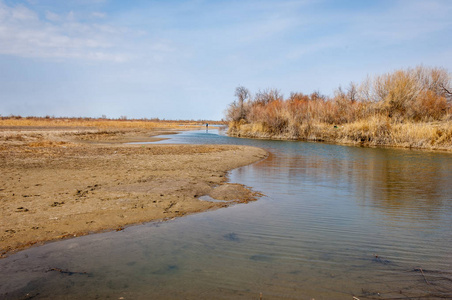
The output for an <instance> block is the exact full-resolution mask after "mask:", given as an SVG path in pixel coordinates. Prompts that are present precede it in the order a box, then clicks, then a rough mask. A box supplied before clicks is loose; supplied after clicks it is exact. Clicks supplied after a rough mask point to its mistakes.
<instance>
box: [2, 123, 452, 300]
mask: <svg viewBox="0 0 452 300" xmlns="http://www.w3.org/2000/svg"><path fill="white" fill-rule="evenodd" d="M170 137H171V139H170V140H166V141H163V143H219V144H223V143H227V144H246V145H253V146H258V147H263V148H265V149H267V150H269V151H270V152H271V155H270V157H269V158H268V159H266V160H263V161H261V162H258V163H256V164H253V165H250V166H247V167H244V168H240V169H237V170H234V171H232V172H231V173H230V176H229V178H230V181H231V182H240V183H244V184H246V185H248V186H251V187H253V188H254V189H255V190H258V191H261V192H263V193H264V194H265V195H266V196H265V197H263V198H261V199H260V200H258V201H257V202H253V203H249V204H245V205H236V206H233V207H229V208H227V209H221V210H217V211H211V212H206V213H201V214H196V215H191V216H188V217H184V218H180V219H176V220H173V221H169V222H165V223H150V224H146V225H140V226H133V227H129V228H126V229H125V230H124V231H121V232H111V233H104V234H96V235H91V236H85V237H80V238H76V239H71V240H66V241H59V242H54V243H50V244H47V245H44V246H41V247H36V248H32V249H28V250H25V251H22V252H20V253H18V254H16V255H12V256H10V257H8V258H6V259H2V260H0V278H2V280H1V281H0V298H1V297H4V298H6V299H9V298H11V299H16V298H23V297H24V296H25V295H26V294H28V295H29V296H36V298H37V299H48V298H62V297H65V298H88V299H90V298H101V299H104V298H112V299H119V298H121V297H122V298H124V299H259V297H260V293H262V298H263V299H313V298H314V299H352V296H356V297H359V299H396V298H397V299H416V298H417V297H423V298H426V297H428V299H440V298H444V297H449V298H452V251H451V250H450V248H451V246H452V196H451V195H452V155H451V154H448V153H433V152H424V151H411V150H400V149H372V148H359V147H345V146H337V145H329V144H320V143H303V142H283V141H264V140H249V139H237V138H230V137H226V136H224V135H223V134H221V133H220V134H218V131H217V130H209V132H206V131H195V132H185V133H182V134H179V135H176V136H174V135H171V136H170ZM4 278H7V279H6V280H5V279H4ZM6 293H7V294H6Z"/></svg>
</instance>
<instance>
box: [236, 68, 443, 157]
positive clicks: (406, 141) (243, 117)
mask: <svg viewBox="0 0 452 300" xmlns="http://www.w3.org/2000/svg"><path fill="white" fill-rule="evenodd" d="M450 86H451V77H450V75H449V74H448V73H447V72H446V71H445V70H444V69H439V68H426V67H422V66H421V67H417V68H415V69H408V70H398V71H395V72H394V73H388V74H384V75H381V76H377V77H375V78H374V79H373V80H371V79H369V78H368V79H367V80H366V81H364V82H363V83H362V84H360V85H357V84H354V83H352V84H350V87H349V88H348V89H347V91H343V90H342V89H341V88H339V89H338V90H337V91H336V93H335V95H334V97H333V98H327V97H325V96H322V95H320V94H319V93H313V94H311V95H304V94H302V93H292V94H291V95H290V97H289V98H288V99H285V100H284V99H283V97H282V95H281V94H280V93H279V92H278V91H275V90H267V91H266V92H258V94H257V95H256V97H255V98H254V99H252V98H251V97H248V100H247V101H246V102H242V103H241V104H240V105H237V103H233V104H232V105H231V106H230V107H229V109H228V111H227V117H228V119H229V121H230V123H229V128H230V129H229V133H230V134H231V135H235V136H243V137H255V138H272V139H300V140H310V141H328V142H339V143H353V144H360V145H369V146H396V147H411V148H412V147H415V148H427V149H447V150H450V149H452V140H451V130H452V129H451V128H452V94H451V91H452V88H451V87H450Z"/></svg>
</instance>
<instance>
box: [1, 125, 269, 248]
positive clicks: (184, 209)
mask: <svg viewBox="0 0 452 300" xmlns="http://www.w3.org/2000/svg"><path fill="white" fill-rule="evenodd" d="M162 133H168V131H167V130H161V131H159V130H152V131H151V130H133V129H127V130H121V129H115V130H98V129H93V128H42V127H36V128H29V127H3V128H2V127H0V170H1V176H0V203H1V206H0V215H1V218H0V257H4V256H6V255H8V254H10V253H12V252H14V251H17V250H20V249H23V248H27V247H30V246H32V245H35V244H41V243H43V242H46V241H51V240H57V239H62V238H71V237H75V236H80V235H86V234H89V233H94V232H101V231H107V230H121V229H122V228H123V227H124V226H127V225H131V224H139V223H143V222H149V221H156V220H167V219H172V218H175V217H179V216H183V215H186V214H191V213H197V212H202V211H206V210H210V209H216V208H220V207H226V206H229V205H232V204H236V203H242V202H248V201H252V200H255V199H256V198H257V197H258V196H259V193H257V192H254V191H252V190H251V189H249V188H247V187H244V186H242V185H239V184H230V183H227V182H226V174H227V171H229V170H231V169H234V168H237V167H240V166H244V165H247V164H250V163H253V162H256V161H258V160H260V159H262V158H264V157H266V155H267V153H266V151H265V150H262V149H258V148H253V147H244V146H225V145H160V144H159V145H152V144H146V145H130V144H124V143H125V142H136V141H152V140H157V138H155V137H154V136H155V135H157V134H162ZM203 195H209V196H210V197H212V198H214V199H217V200H225V201H224V202H223V201H219V202H218V201H216V202H209V201H203V200H200V199H199V198H200V197H201V196H203Z"/></svg>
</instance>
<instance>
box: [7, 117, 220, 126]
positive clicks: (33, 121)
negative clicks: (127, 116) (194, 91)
mask: <svg viewBox="0 0 452 300" xmlns="http://www.w3.org/2000/svg"><path fill="white" fill-rule="evenodd" d="M201 123H202V121H150V120H110V119H89V118H88V119H83V118H36V117H27V118H22V117H3V118H1V119H0V126H27V127H29V126H38V127H96V128H141V129H153V128H180V126H181V125H184V126H199V125H200V124H201ZM210 123H213V122H212V121H211V122H210Z"/></svg>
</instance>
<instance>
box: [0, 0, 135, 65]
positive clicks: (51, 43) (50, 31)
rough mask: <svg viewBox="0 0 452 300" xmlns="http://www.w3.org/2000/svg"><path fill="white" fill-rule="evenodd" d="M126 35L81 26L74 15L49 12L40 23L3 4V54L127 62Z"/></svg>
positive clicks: (116, 29)
mask: <svg viewBox="0 0 452 300" xmlns="http://www.w3.org/2000/svg"><path fill="white" fill-rule="evenodd" d="M95 16H97V17H98V18H99V17H101V16H104V15H102V14H101V13H95ZM127 33H129V32H128V31H127V30H126V29H124V28H120V27H114V26H110V25H103V24H96V23H82V22H78V21H77V19H76V16H75V13H74V12H72V11H71V12H69V13H66V14H60V15H59V14H56V13H54V12H51V11H47V12H46V13H45V19H40V18H39V15H38V13H37V12H34V11H33V10H31V9H29V8H27V7H25V6H23V5H17V6H7V5H5V4H4V3H2V2H1V1H0V54H7V55H14V56H21V57H39V58H57V59H61V58H77V59H87V60H101V61H114V62H124V61H127V60H128V59H130V54H127V53H126V52H124V51H122V49H121V44H122V42H123V41H124V39H125V38H126V35H127Z"/></svg>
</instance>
